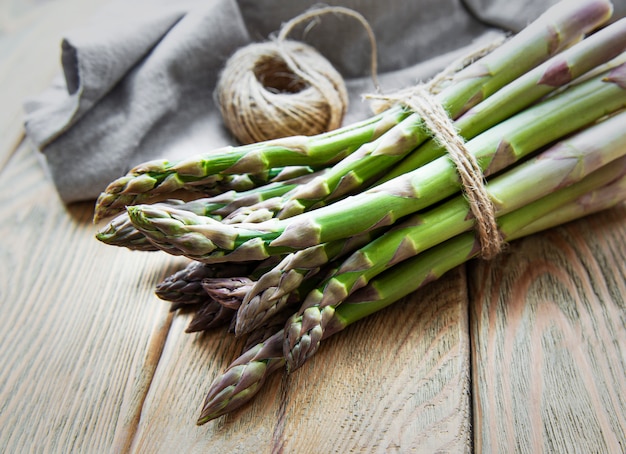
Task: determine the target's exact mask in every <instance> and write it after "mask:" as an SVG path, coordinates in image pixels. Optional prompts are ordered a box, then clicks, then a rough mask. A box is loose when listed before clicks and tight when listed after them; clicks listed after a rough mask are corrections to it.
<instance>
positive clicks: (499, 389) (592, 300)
mask: <svg viewBox="0 0 626 454" xmlns="http://www.w3.org/2000/svg"><path fill="white" fill-rule="evenodd" d="M471 275H472V278H471V288H472V297H473V301H472V306H471V307H472V312H471V316H470V320H471V335H472V340H473V355H474V356H473V383H474V387H473V395H474V414H475V419H474V429H475V446H476V450H477V451H478V452H624V449H626V400H625V399H624V396H626V374H625V372H624V371H625V370H626V329H625V328H624V326H625V320H626V318H625V317H626V315H625V314H626V301H625V295H626V207H625V206H623V205H622V206H621V207H619V208H616V209H613V210H610V211H607V212H605V213H600V214H598V215H595V216H591V217H589V218H588V219H584V220H580V221H577V222H573V223H570V224H568V225H567V226H562V227H560V228H557V229H553V230H550V231H548V232H544V233H543V234H540V235H536V236H533V237H530V238H527V239H524V240H521V241H519V242H517V243H515V244H513V245H511V247H510V250H509V251H508V252H507V253H505V254H504V255H503V256H502V257H499V258H498V259H496V260H494V261H493V262H491V263H482V262H476V263H475V268H474V270H473V272H472V273H471Z"/></svg>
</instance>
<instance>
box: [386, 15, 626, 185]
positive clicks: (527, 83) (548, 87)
mask: <svg viewBox="0 0 626 454" xmlns="http://www.w3.org/2000/svg"><path fill="white" fill-rule="evenodd" d="M625 50H626V19H621V20H618V21H617V22H614V23H613V24H611V25H608V26H607V27H605V28H603V29H602V30H600V31H598V32H596V33H594V34H593V35H591V36H589V37H587V38H585V39H583V40H582V41H581V42H579V43H577V44H575V45H574V46H572V47H571V48H569V49H567V50H565V51H563V52H562V53H560V54H557V55H555V56H554V57H552V58H550V59H549V60H548V61H546V62H544V63H543V64H541V65H539V66H538V67H536V68H535V69H533V70H532V71H529V72H527V73H526V74H524V75H523V76H521V77H519V78H518V79H516V80H515V81H513V82H512V83H510V84H509V85H507V86H506V87H504V88H502V89H501V90H499V91H498V92H497V93H496V94H494V95H493V96H490V97H489V98H487V99H485V100H484V101H482V102H480V103H479V104H477V105H476V106H474V107H472V108H471V109H469V110H468V111H467V112H465V113H464V114H463V116H461V117H460V118H458V119H457V120H456V121H455V127H456V128H457V129H458V131H459V134H461V135H462V136H463V137H464V138H465V139H471V138H473V137H475V136H476V135H478V134H480V133H481V132H483V131H486V130H487V129H488V128H490V127H492V126H494V125H495V124H497V123H499V122H501V121H503V120H504V119H506V118H508V117H509V116H511V115H512V114H514V113H515V112H519V111H520V110H522V109H524V108H525V107H527V106H529V105H530V104H532V103H534V102H535V101H537V100H539V99H541V98H542V97H544V96H547V95H549V94H551V93H552V92H554V91H555V90H556V89H559V88H561V87H564V86H566V85H567V84H568V83H570V82H572V81H574V80H576V79H577V78H579V77H582V76H584V75H586V74H587V73H589V72H590V71H592V70H594V69H596V68H600V67H602V65H604V64H606V63H608V62H610V61H611V60H613V59H614V58H615V57H617V56H619V55H620V54H622V53H623V52H624V51H625ZM443 154H445V148H444V147H442V146H441V144H439V143H437V141H429V142H426V143H425V144H424V145H423V146H422V147H420V148H419V149H418V150H417V151H416V152H414V153H411V154H409V155H408V156H407V157H406V158H405V159H404V160H403V161H402V162H401V163H400V164H399V165H397V166H395V167H394V168H392V169H390V171H389V172H387V173H386V174H385V175H384V176H383V177H382V178H381V179H379V180H378V182H377V184H380V183H383V182H385V181H388V180H391V179H393V178H395V177H397V176H399V175H402V174H404V173H406V172H409V171H411V170H413V169H417V168H419V167H421V166H423V165H424V164H426V163H428V162H430V161H432V160H434V159H436V158H438V157H439V156H442V155H443Z"/></svg>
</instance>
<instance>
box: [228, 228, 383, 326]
mask: <svg viewBox="0 0 626 454" xmlns="http://www.w3.org/2000/svg"><path fill="white" fill-rule="evenodd" d="M375 236H376V232H368V233H364V234H361V235H356V236H354V237H352V238H350V239H348V240H347V241H342V240H340V241H333V242H330V243H323V244H320V245H317V246H313V247H310V248H306V249H303V250H301V251H298V252H295V253H292V254H289V255H287V256H286V257H285V258H284V259H283V260H282V261H281V262H280V263H279V264H278V265H277V266H276V267H274V268H272V269H271V270H269V271H268V272H266V273H265V274H263V275H261V276H260V277H259V279H258V280H257V281H256V282H255V283H254V285H253V286H252V287H251V288H250V290H249V291H248V292H247V294H246V295H245V296H244V298H243V301H242V304H241V307H240V308H239V310H238V312H237V319H236V324H235V334H236V335H238V336H239V335H241V334H244V333H248V332H250V331H251V330H253V329H256V328H257V327H258V326H259V325H261V324H263V323H265V321H266V320H267V319H268V318H270V317H272V316H273V314H275V313H276V312H280V311H281V310H282V309H283V307H284V306H285V305H287V304H288V303H291V302H292V298H290V295H291V294H292V293H293V292H295V291H298V293H299V295H298V296H297V301H300V295H302V294H303V289H302V288H301V286H302V284H303V282H305V281H306V282H307V284H308V285H310V281H311V279H312V277H313V276H316V275H318V274H319V272H320V270H326V269H327V267H326V265H327V264H328V263H329V262H332V261H335V260H337V259H339V258H340V257H344V256H345V255H346V254H348V253H350V252H352V251H354V250H356V249H357V248H359V247H361V246H363V245H365V244H367V243H368V242H369V241H371V240H373V239H374V238H375ZM320 280H321V279H320ZM304 295H306V293H304Z"/></svg>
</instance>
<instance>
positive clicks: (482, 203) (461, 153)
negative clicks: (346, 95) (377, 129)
mask: <svg viewBox="0 0 626 454" xmlns="http://www.w3.org/2000/svg"><path fill="white" fill-rule="evenodd" d="M501 43H502V40H498V41H494V42H493V43H490V44H489V45H488V46H486V47H484V48H481V49H478V50H477V51H475V52H472V53H471V54H469V55H466V56H464V57H463V58H462V59H461V60H457V61H455V62H453V64H452V65H450V66H448V67H447V68H445V69H444V70H443V71H441V72H440V73H439V74H437V75H436V76H435V77H433V78H432V79H431V80H430V81H429V82H428V83H425V84H418V85H416V86H414V87H410V88H408V89H405V90H399V91H397V92H396V93H392V94H389V95H368V96H367V97H369V98H371V99H375V100H378V101H382V104H381V105H379V106H378V108H386V106H387V107H388V105H390V104H394V103H401V104H403V105H405V106H406V107H408V108H409V109H411V110H412V111H413V112H415V113H416V114H418V115H419V116H420V118H421V119H422V121H423V122H424V125H425V126H426V128H427V129H428V130H429V131H430V132H431V134H432V136H433V138H434V140H436V141H437V142H438V143H439V144H440V145H441V146H442V147H444V148H445V149H446V151H447V153H448V157H449V158H450V159H451V160H452V162H453V163H454V165H455V166H456V169H457V172H458V174H459V178H460V180H461V188H462V190H463V193H464V194H465V196H466V198H467V201H468V203H469V207H470V210H471V212H472V215H473V216H474V218H475V221H476V227H475V228H476V232H477V235H478V240H479V244H480V256H481V258H483V259H486V260H488V259H491V258H493V257H495V256H496V255H497V254H499V253H500V252H501V250H502V249H503V247H504V241H503V239H502V236H501V235H500V230H499V229H498V224H497V218H496V210H495V207H494V205H493V202H492V201H491V199H490V198H489V193H488V192H487V189H486V187H485V177H484V174H483V171H482V169H481V168H480V165H479V164H478V162H477V160H476V158H475V156H474V155H473V154H472V153H471V152H470V151H469V150H468V149H467V147H466V145H465V140H464V139H463V137H461V135H460V134H459V133H458V130H457V129H456V127H455V125H454V122H453V120H452V118H450V115H449V114H448V112H446V110H445V108H444V106H443V105H442V104H441V102H440V101H439V100H438V99H437V98H436V96H435V94H436V93H439V92H440V91H441V87H442V85H445V83H446V82H447V81H449V80H451V79H452V76H453V74H455V73H457V72H459V71H460V70H461V69H462V68H464V67H465V66H467V65H468V64H469V63H471V61H473V60H475V59H477V58H480V57H481V56H483V55H485V54H487V53H489V52H491V50H493V49H494V48H495V47H497V46H499V45H500V44H501Z"/></svg>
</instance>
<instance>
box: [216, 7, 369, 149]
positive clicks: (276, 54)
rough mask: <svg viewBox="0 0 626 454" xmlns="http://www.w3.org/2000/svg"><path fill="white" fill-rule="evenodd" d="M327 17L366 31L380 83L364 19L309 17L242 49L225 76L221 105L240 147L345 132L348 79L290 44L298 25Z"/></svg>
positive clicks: (329, 10) (334, 10) (316, 12)
mask: <svg viewBox="0 0 626 454" xmlns="http://www.w3.org/2000/svg"><path fill="white" fill-rule="evenodd" d="M324 14H343V15H347V16H350V17H352V18H355V19H357V20H358V21H359V22H360V23H361V24H362V25H363V27H364V28H365V29H366V31H367V33H368V36H369V39H370V43H371V46H372V77H373V78H375V77H376V76H375V73H376V59H377V57H376V42H375V38H374V34H373V31H372V29H371V27H370V26H369V24H368V22H367V21H366V20H365V18H364V17H363V16H361V15H360V14H359V13H357V12H355V11H353V10H351V9H349V8H343V7H323V8H316V9H313V10H310V11H307V12H305V13H303V14H301V15H299V16H297V17H295V18H294V19H292V20H290V21H289V22H287V23H286V24H284V26H283V27H282V28H281V30H280V32H279V34H278V36H277V37H276V38H275V39H272V40H271V41H267V42H261V43H253V44H250V45H248V46H245V47H243V48H241V49H239V50H238V51H237V52H235V54H233V56H232V57H231V58H230V59H229V60H228V61H227V63H226V66H225V67H224V69H223V71H222V73H221V74H220V77H219V80H218V83H217V87H216V100H217V103H218V106H219V109H220V112H221V115H222V118H223V121H224V124H225V125H226V127H227V128H228V129H229V130H230V132H231V133H232V134H233V135H234V136H235V138H236V139H237V140H238V141H239V142H241V143H244V144H249V143H255V142H261V141H265V140H270V139H276V138H280V137H287V136H294V135H314V134H319V133H323V132H327V131H331V130H333V129H336V128H338V127H340V126H341V124H342V122H343V118H344V116H345V113H346V110H347V108H348V94H347V90H346V87H345V83H344V80H343V78H342V76H341V75H340V74H339V72H338V71H337V70H336V69H335V68H334V67H333V66H332V64H331V63H330V62H329V61H328V60H327V59H326V58H324V57H323V56H322V55H321V54H320V53H319V52H318V51H317V50H316V49H314V48H313V47H311V46H309V45H307V44H304V43H301V42H297V41H293V40H288V39H287V35H288V34H289V33H290V32H291V31H292V30H293V28H294V27H295V26H296V25H298V24H300V23H302V22H304V21H306V20H309V19H312V18H316V17H318V16H321V15H324Z"/></svg>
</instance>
